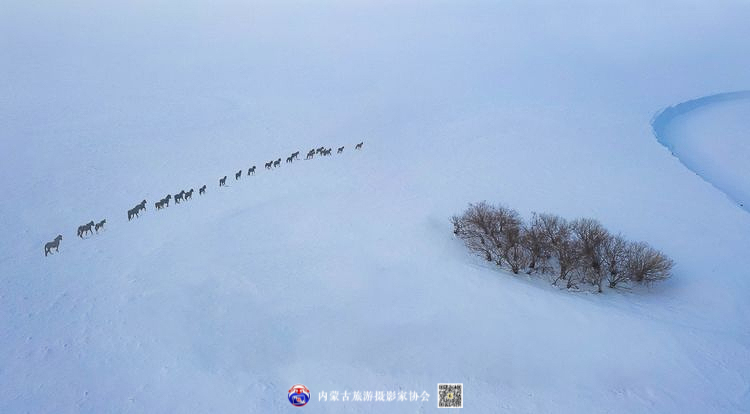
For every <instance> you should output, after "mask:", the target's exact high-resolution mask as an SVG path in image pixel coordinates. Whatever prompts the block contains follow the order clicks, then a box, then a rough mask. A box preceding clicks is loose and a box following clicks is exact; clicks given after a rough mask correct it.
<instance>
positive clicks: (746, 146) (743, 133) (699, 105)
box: [652, 91, 750, 212]
mask: <svg viewBox="0 0 750 414" xmlns="http://www.w3.org/2000/svg"><path fill="white" fill-rule="evenodd" d="M652 126H653V128H654V134H655V135H656V137H657V139H658V140H659V142H661V143H662V144H663V145H664V146H666V147H667V148H669V149H670V151H672V153H673V154H674V155H675V156H677V157H678V158H679V159H680V161H681V162H682V163H683V164H685V166H686V167H688V168H690V169H691V170H692V171H693V172H695V173H696V174H698V175H699V176H700V177H702V178H703V179H704V180H706V181H708V182H709V183H711V184H712V185H713V186H714V187H716V188H717V189H719V190H721V191H723V192H724V193H725V194H726V195H727V196H729V198H731V199H732V200H733V201H734V202H735V203H737V204H739V205H740V207H742V208H744V209H745V210H746V211H748V212H750V91H740V92H728V93H722V94H717V95H711V96H705V97H702V98H698V99H693V100H690V101H687V102H683V103H680V104H678V105H675V106H671V107H669V108H667V109H665V110H663V111H661V112H659V113H658V114H657V115H656V116H655V117H654V120H653V122H652Z"/></svg>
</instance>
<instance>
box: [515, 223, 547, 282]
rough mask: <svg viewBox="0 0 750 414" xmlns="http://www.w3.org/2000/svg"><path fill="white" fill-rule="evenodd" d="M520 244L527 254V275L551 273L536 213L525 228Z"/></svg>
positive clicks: (545, 245)
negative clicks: (537, 272)
mask: <svg viewBox="0 0 750 414" xmlns="http://www.w3.org/2000/svg"><path fill="white" fill-rule="evenodd" d="M521 243H522V244H523V245H524V247H525V248H526V250H527V251H528V252H529V265H528V267H529V273H532V272H534V271H539V272H541V273H546V272H548V271H551V270H552V269H551V267H550V266H549V259H550V253H549V247H548V246H547V244H546V243H545V238H544V231H543V227H542V221H541V219H540V218H539V215H538V214H537V213H532V216H531V222H530V223H529V224H528V225H527V226H525V228H524V231H523V235H522V237H521Z"/></svg>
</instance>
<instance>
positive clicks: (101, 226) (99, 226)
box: [94, 219, 107, 233]
mask: <svg viewBox="0 0 750 414" xmlns="http://www.w3.org/2000/svg"><path fill="white" fill-rule="evenodd" d="M105 224H107V219H103V220H102V221H100V222H98V223H96V225H95V226H94V230H96V232H97V233H99V229H103V228H104V225H105Z"/></svg>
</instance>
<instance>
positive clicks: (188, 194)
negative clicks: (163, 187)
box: [185, 188, 193, 200]
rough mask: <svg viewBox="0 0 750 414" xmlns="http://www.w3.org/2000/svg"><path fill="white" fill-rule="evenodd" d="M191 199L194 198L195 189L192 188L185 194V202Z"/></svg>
mask: <svg viewBox="0 0 750 414" xmlns="http://www.w3.org/2000/svg"><path fill="white" fill-rule="evenodd" d="M191 198H193V189H192V188H191V189H190V191H188V192H187V193H185V200H189V199H191Z"/></svg>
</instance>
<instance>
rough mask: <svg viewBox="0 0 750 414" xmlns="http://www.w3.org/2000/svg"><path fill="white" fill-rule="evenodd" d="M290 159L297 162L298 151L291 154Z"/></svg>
mask: <svg viewBox="0 0 750 414" xmlns="http://www.w3.org/2000/svg"><path fill="white" fill-rule="evenodd" d="M292 159H293V160H298V159H299V151H295V152H293V153H292Z"/></svg>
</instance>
